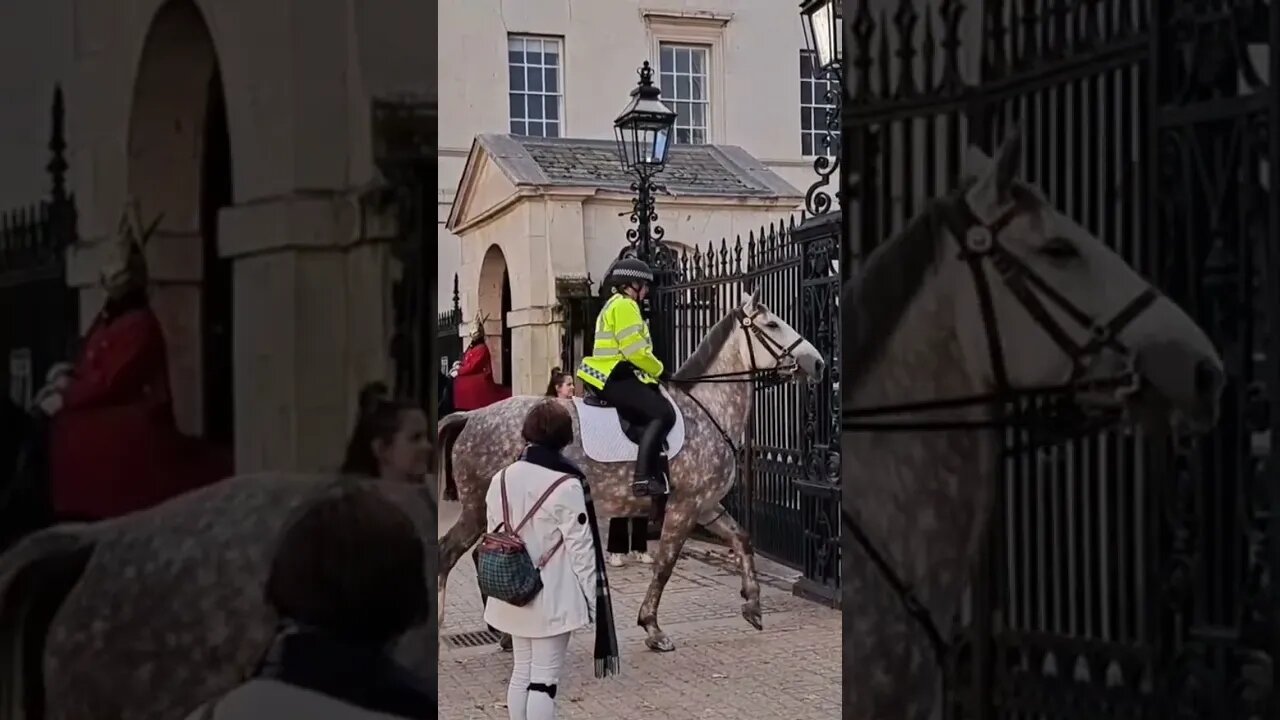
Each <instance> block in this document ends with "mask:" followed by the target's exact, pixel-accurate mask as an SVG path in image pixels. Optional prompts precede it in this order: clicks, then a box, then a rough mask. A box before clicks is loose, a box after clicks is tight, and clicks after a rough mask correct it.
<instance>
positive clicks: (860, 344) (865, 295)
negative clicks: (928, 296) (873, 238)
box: [840, 201, 943, 393]
mask: <svg viewBox="0 0 1280 720" xmlns="http://www.w3.org/2000/svg"><path fill="white" fill-rule="evenodd" d="M942 212H943V210H942V207H941V205H940V203H939V202H938V201H932V202H930V203H929V204H928V205H927V206H926V207H925V209H924V211H923V212H921V213H920V214H919V215H917V216H916V217H915V218H914V219H913V220H912V221H911V222H910V223H909V224H908V225H907V227H906V228H904V229H903V231H902V232H901V233H899V234H898V235H896V236H894V237H893V238H892V239H890V240H889V241H887V242H885V243H883V244H881V245H880V246H879V247H877V248H876V249H875V250H873V251H872V252H871V254H870V255H869V256H868V257H867V260H866V263H865V264H864V265H863V267H862V268H861V272H859V273H858V274H857V275H856V276H854V277H853V278H852V279H850V281H849V283H848V284H847V285H846V286H845V289H844V293H843V295H844V297H843V298H841V304H840V309H841V312H842V313H843V316H844V337H845V340H844V364H845V367H846V368H848V369H849V375H850V376H849V377H846V378H844V389H845V392H846V393H847V392H849V391H852V390H853V389H854V388H856V387H857V386H858V384H859V383H860V382H861V381H862V379H863V378H864V377H865V376H866V374H867V373H868V372H870V371H871V369H872V368H873V367H874V366H875V363H876V361H877V360H879V359H880V355H881V354H882V353H883V352H884V350H885V347H886V345H887V344H888V342H889V338H890V337H892V336H893V332H894V331H895V330H896V329H897V327H898V323H899V322H901V321H902V316H903V314H904V313H906V311H907V308H908V307H909V306H910V305H911V301H912V300H914V299H915V297H916V295H918V294H919V293H920V288H921V287H923V286H924V281H925V278H926V277H927V276H928V275H929V273H930V271H931V270H933V268H934V267H935V266H936V265H937V264H938V257H939V253H938V249H939V247H941V243H939V242H938V235H939V233H940V232H941V231H942V223H943V220H942Z"/></svg>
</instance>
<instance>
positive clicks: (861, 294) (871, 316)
mask: <svg viewBox="0 0 1280 720" xmlns="http://www.w3.org/2000/svg"><path fill="white" fill-rule="evenodd" d="M973 183H974V179H973V178H966V179H965V180H964V182H962V184H961V185H960V187H959V188H958V189H956V190H955V191H954V192H952V193H950V194H949V195H946V196H944V197H941V198H935V199H933V200H931V201H929V203H928V204H927V205H926V206H925V209H924V210H923V211H922V212H921V213H920V214H919V215H917V216H916V217H915V218H913V219H912V220H911V222H910V223H908V224H907V227H906V228H904V229H903V230H902V232H900V233H899V234H898V235H896V236H894V237H893V238H892V239H890V240H889V241H887V242H885V243H883V244H881V245H880V246H879V247H877V248H876V249H875V250H873V251H872V252H871V254H870V255H869V256H867V260H866V262H865V263H864V264H863V266H862V268H861V272H859V273H858V274H857V275H856V276H854V277H853V278H852V279H851V280H850V281H849V283H848V284H847V285H845V288H844V291H843V293H842V295H843V297H842V298H841V306H840V309H841V312H842V313H843V320H844V338H845V339H844V363H845V367H846V368H850V369H851V372H850V373H849V376H848V377H846V378H845V379H844V382H845V384H844V388H843V390H844V394H845V396H846V397H848V393H851V392H853V391H854V390H855V389H857V387H858V386H859V384H860V383H861V382H862V380H863V379H864V378H865V377H866V375H867V373H869V372H870V371H871V370H872V369H873V368H874V367H875V365H876V362H877V361H878V360H879V359H880V356H881V354H882V353H883V352H884V350H885V346H886V345H887V344H888V342H889V339H890V338H891V337H892V336H893V333H894V331H895V330H897V329H898V324H899V323H900V322H901V321H902V316H903V314H905V313H906V311H907V308H908V307H910V305H911V302H912V301H913V300H915V298H916V295H918V294H919V293H920V289H921V288H922V287H924V283H925V279H926V278H927V277H928V276H929V274H930V272H931V271H932V270H933V269H934V268H935V267H936V266H937V264H938V260H939V258H940V257H941V256H940V254H939V251H940V249H941V248H942V246H943V245H942V243H941V242H939V239H940V237H941V235H942V233H943V231H944V228H945V227H946V220H945V217H946V213H947V211H948V208H950V207H952V206H953V205H954V204H955V203H956V202H958V201H959V200H960V198H961V197H963V195H964V193H966V192H967V191H968V189H969V188H970V187H971V186H972V185H973ZM1011 190H1012V194H1013V198H1014V201H1015V202H1017V203H1018V204H1019V205H1021V206H1022V207H1023V209H1024V210H1035V209H1037V208H1040V207H1041V206H1042V205H1043V204H1044V202H1045V200H1044V199H1043V196H1041V195H1040V193H1039V191H1038V190H1036V188H1034V187H1033V186H1031V185H1028V184H1027V183H1025V182H1021V181H1017V182H1015V183H1014V185H1013V187H1012V188H1011Z"/></svg>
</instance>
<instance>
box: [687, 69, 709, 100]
mask: <svg viewBox="0 0 1280 720" xmlns="http://www.w3.org/2000/svg"><path fill="white" fill-rule="evenodd" d="M705 82H706V80H705V79H704V78H701V77H698V76H697V75H695V76H693V77H692V78H690V88H689V97H691V98H693V99H694V100H706V99H707V90H706V86H705Z"/></svg>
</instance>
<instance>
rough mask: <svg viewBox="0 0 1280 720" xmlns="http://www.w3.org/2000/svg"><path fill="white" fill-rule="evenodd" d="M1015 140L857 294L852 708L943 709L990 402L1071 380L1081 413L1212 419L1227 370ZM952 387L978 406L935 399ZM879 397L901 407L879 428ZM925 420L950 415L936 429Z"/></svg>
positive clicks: (980, 502) (846, 481) (848, 666)
mask: <svg viewBox="0 0 1280 720" xmlns="http://www.w3.org/2000/svg"><path fill="white" fill-rule="evenodd" d="M1020 149H1021V135H1020V133H1017V132H1015V133H1014V134H1012V135H1011V136H1010V137H1009V139H1007V140H1006V141H1005V143H1004V144H1003V145H1002V146H1001V148H1000V150H999V152H998V153H997V155H996V157H995V158H994V159H991V158H989V157H987V156H986V155H985V154H983V153H982V152H981V151H979V150H977V149H976V148H975V149H971V150H970V152H969V157H968V159H967V162H966V172H967V174H968V177H967V178H966V179H965V180H964V182H963V183H962V184H961V189H959V190H957V191H956V192H954V193H953V194H951V195H950V196H947V197H945V198H939V199H936V200H934V201H933V202H931V203H930V205H929V206H928V207H927V208H926V209H925V210H924V211H923V212H922V213H921V214H920V215H919V216H918V217H916V218H915V219H914V220H913V221H912V222H911V223H910V224H909V226H908V227H907V228H906V229H905V230H904V231H903V232H902V233H901V234H900V235H898V236H897V237H895V238H893V239H891V240H889V241H888V242H886V243H884V244H883V245H882V246H881V247H879V248H877V249H876V250H875V251H874V252H873V253H871V255H870V256H869V257H868V258H867V260H866V263H865V265H864V267H863V270H862V273H861V275H860V276H859V277H856V278H855V279H854V280H853V282H852V283H851V284H850V285H849V286H848V287H847V288H846V290H845V295H844V300H843V301H842V309H843V310H844V317H843V322H844V328H845V347H846V348H847V350H846V353H845V363H846V366H847V367H848V370H847V371H846V373H845V376H844V383H845V385H844V387H843V389H842V390H843V392H842V396H843V397H842V400H843V404H844V413H845V418H846V429H845V431H844V432H843V433H842V443H841V444H842V452H841V459H842V462H843V470H842V490H843V513H844V515H845V516H846V522H847V526H846V529H845V530H844V533H845V536H846V537H848V538H849V539H850V540H854V539H856V538H853V537H850V536H851V535H853V534H856V533H857V532H859V531H860V532H861V533H862V534H863V536H864V538H865V543H863V542H862V541H861V540H859V541H858V542H849V543H847V544H846V546H847V547H849V548H850V549H849V550H848V551H846V552H845V554H844V555H843V557H842V561H843V568H842V570H843V572H842V582H843V594H844V618H845V620H844V638H843V646H844V667H845V675H844V690H845V699H844V712H845V717H852V718H859V720H861V719H864V718H865V719H870V718H877V719H883V720H890V719H892V720H934V719H936V718H938V717H940V716H941V712H942V701H941V684H942V679H943V672H944V671H943V669H942V668H941V667H940V662H939V661H940V659H941V657H940V656H942V657H945V656H946V654H947V653H946V652H945V650H946V646H945V641H946V640H947V639H949V638H950V637H951V636H952V632H953V630H954V628H953V627H952V619H953V618H954V617H956V616H957V614H958V613H959V611H960V606H961V600H962V595H963V593H964V591H965V589H966V587H967V586H968V583H969V580H970V573H971V571H972V569H973V568H974V566H975V563H976V560H977V557H978V554H979V551H980V547H981V545H982V540H983V536H984V530H985V528H986V527H987V525H988V520H989V517H990V515H991V512H992V507H993V498H994V495H995V489H996V488H995V482H996V478H997V473H996V470H997V463H998V461H999V455H998V453H999V450H1000V447H1001V437H1000V435H1001V433H1000V430H999V429H998V423H990V421H992V420H1000V419H1002V418H1001V417H999V416H996V415H993V414H992V413H993V411H994V409H995V408H997V407H1002V405H1001V404H1000V403H999V402H988V400H989V399H990V398H992V397H993V395H996V396H998V395H1000V394H1002V393H1003V394H1004V395H1006V396H1008V395H1009V393H1011V392H1016V391H1018V390H1028V389H1034V388H1049V387H1053V386H1059V385H1060V384H1063V383H1065V382H1066V381H1073V382H1071V384H1070V385H1069V386H1068V387H1066V388H1065V389H1064V390H1065V391H1064V394H1065V395H1066V397H1067V398H1068V399H1069V400H1071V401H1072V404H1073V405H1074V406H1075V407H1077V408H1083V410H1084V411H1085V412H1084V413H1083V414H1084V416H1085V417H1086V418H1088V417H1089V416H1094V417H1097V416H1099V415H1101V416H1102V417H1103V420H1104V423H1113V422H1117V421H1122V420H1125V419H1128V420H1131V421H1139V422H1142V423H1145V424H1146V425H1147V426H1149V427H1155V428H1165V429H1167V428H1168V426H1169V423H1170V422H1173V423H1176V424H1177V425H1181V426H1184V427H1186V428H1187V429H1189V430H1192V431H1203V430H1206V429H1208V428H1210V427H1211V426H1212V425H1213V424H1214V423H1215V422H1216V418H1217V413H1218V403H1219V395H1220V393H1221V390H1222V387H1223V384H1224V371H1223V365H1222V360H1221V359H1220V358H1219V357H1218V354H1217V353H1216V352H1215V350H1214V348H1213V346H1212V344H1211V343H1210V341H1209V340H1208V338H1207V337H1206V336H1205V334H1204V333H1203V332H1202V331H1201V329H1200V328H1199V327H1197V326H1196V324H1195V323H1194V322H1193V321H1192V320H1191V318H1189V317H1188V316H1187V315H1186V314H1185V313H1184V312H1183V311H1182V310H1180V309H1179V308H1178V307H1177V306H1175V305H1174V304H1173V303H1172V302H1171V301H1170V300H1169V299H1168V298H1166V297H1164V296H1163V295H1161V294H1160V293H1158V292H1156V291H1155V290H1154V289H1152V288H1151V286H1150V284H1149V283H1148V282H1147V281H1146V280H1144V279H1143V278H1142V277H1140V276H1138V275H1137V274H1136V273H1135V272H1134V271H1133V270H1132V269H1131V268H1130V267H1129V266H1128V265H1127V264H1126V263H1125V262H1124V260H1123V259H1121V257H1120V256H1118V255H1116V254H1115V253H1114V252H1112V251H1111V250H1110V249H1109V248H1108V247H1107V246H1106V245H1104V244H1103V243H1102V242H1100V241H1099V240H1098V239H1097V238H1095V237H1092V236H1091V235H1090V234H1089V232H1087V231H1086V230H1085V229H1083V228H1082V227H1081V226H1080V225H1078V224H1077V223H1076V222H1074V221H1073V220H1071V219H1070V218H1068V217H1066V216H1064V215H1063V214H1062V213H1060V212H1058V211H1057V210H1055V209H1054V208H1053V207H1052V206H1051V205H1050V204H1049V203H1048V202H1047V201H1046V200H1045V199H1044V197H1043V195H1042V194H1041V193H1040V191H1039V190H1037V189H1036V188H1035V187H1033V186H1031V185H1029V184H1027V183H1025V182H1022V181H1020V180H1019V179H1018V170H1019V168H1020V166H1021V150H1020ZM984 307H985V308H986V309H984ZM1108 377H1121V378H1127V380H1126V381H1125V382H1118V383H1114V384H1107V383H1103V382H1101V381H1104V380H1106V379H1107V378H1108ZM1077 390H1078V391H1077ZM947 398H961V399H963V398H972V399H974V400H975V401H976V402H972V403H960V404H958V405H956V406H952V407H942V406H941V405H940V404H939V403H938V402H937V401H940V400H944V399H947ZM904 404H906V405H911V404H916V409H915V410H914V411H910V410H903V409H902V406H903V405H904ZM930 405H932V407H929V408H928V409H929V410H931V411H932V412H930V413H925V412H924V410H925V409H926V407H928V406H930ZM890 406H893V407H890ZM872 408H880V409H882V410H884V409H889V410H893V412H892V413H890V414H888V415H882V416H879V417H876V418H874V422H872V419H871V418H870V411H871V409H872ZM939 411H940V412H939ZM926 414H928V415H929V419H930V420H932V421H935V422H940V423H944V425H941V426H935V427H932V428H927V429H926V428H924V427H923V424H922V423H923V421H924V419H925V418H924V417H923V416H924V415H926ZM851 417H852V418H853V420H852V421H851ZM860 418H861V419H860ZM1113 418H1114V419H1113ZM889 422H898V423H903V424H905V425H906V427H898V428H895V429H893V430H892V431H890V430H889V429H888V428H887V427H885V426H884V425H883V424H884V423H889ZM855 423H865V425H866V426H868V427H853V425H854V424H855ZM876 423H880V424H881V425H880V426H879V427H878V428H875V427H870V426H873V425H875V424H876ZM946 424H952V425H955V427H946V426H945V425H946ZM964 425H971V426H975V427H963V426H964ZM983 425H987V427H981V426H983ZM993 425H994V426H993ZM975 428H976V429H975ZM860 545H861V546H860ZM873 556H878V557H873ZM912 596H914V602H909V601H910V600H912ZM916 603H918V604H916ZM908 608H916V611H915V612H914V613H913V612H910V611H909V609H908ZM935 633H936V634H935ZM938 639H941V640H942V641H943V642H941V643H938V642H935V641H936V640H938ZM940 648H941V650H942V652H940V651H939V649H940Z"/></svg>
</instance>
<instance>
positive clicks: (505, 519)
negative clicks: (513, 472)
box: [498, 468, 519, 532]
mask: <svg viewBox="0 0 1280 720" xmlns="http://www.w3.org/2000/svg"><path fill="white" fill-rule="evenodd" d="M498 484H499V487H501V489H502V527H505V528H507V529H508V530H510V529H511V503H510V502H509V501H508V500H507V471H506V468H503V470H502V475H501V476H500V477H499V478H498ZM516 532H519V531H518V530H517V531H516Z"/></svg>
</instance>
